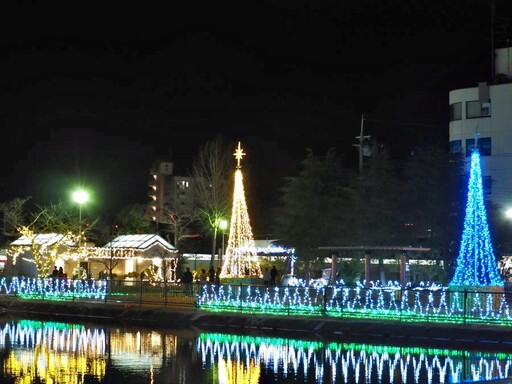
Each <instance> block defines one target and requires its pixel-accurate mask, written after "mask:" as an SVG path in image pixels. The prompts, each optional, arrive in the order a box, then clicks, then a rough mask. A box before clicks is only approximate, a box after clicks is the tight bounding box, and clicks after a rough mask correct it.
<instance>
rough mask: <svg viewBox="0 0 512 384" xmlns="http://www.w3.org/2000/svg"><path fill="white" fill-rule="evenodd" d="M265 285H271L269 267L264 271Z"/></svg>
mask: <svg viewBox="0 0 512 384" xmlns="http://www.w3.org/2000/svg"><path fill="white" fill-rule="evenodd" d="M263 284H264V285H266V286H268V285H269V284H270V270H269V269H268V267H265V269H264V270H263Z"/></svg>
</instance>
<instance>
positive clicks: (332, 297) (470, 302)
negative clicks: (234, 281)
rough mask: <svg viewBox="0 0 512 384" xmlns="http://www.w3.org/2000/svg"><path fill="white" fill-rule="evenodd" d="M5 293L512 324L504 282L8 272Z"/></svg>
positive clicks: (511, 295)
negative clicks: (402, 283) (199, 279)
mask: <svg viewBox="0 0 512 384" xmlns="http://www.w3.org/2000/svg"><path fill="white" fill-rule="evenodd" d="M0 294H2V295H7V296H9V295H12V296H15V297H21V298H30V299H44V300H73V301H74V300H80V301H104V302H105V303H109V302H115V303H131V304H139V305H142V304H154V305H171V304H172V305H176V304H181V305H187V306H192V305H195V306H197V307H198V308H200V309H204V310H214V311H219V310H222V311H236V312H244V313H267V314H280V315H283V314H284V315H300V316H305V315H313V316H329V317H338V318H364V319H369V318H374V319H392V320H399V321H426V322H436V323H479V324H498V325H506V326H512V317H511V313H510V302H511V300H512V292H510V291H508V290H504V289H503V287H472V288H467V287H465V288H461V287H458V288H457V287H450V288H447V287H440V288H438V289H431V288H414V289H413V288H406V289H403V288H400V287H397V286H392V287H372V288H365V287H362V286H358V287H346V286H321V287H283V286H275V287H268V286H258V285H228V284H221V285H215V284H198V283H193V284H190V285H185V284H176V283H163V282H159V283H149V282H147V281H140V280H138V281H127V280H113V281H109V280H73V279H55V278H25V277H3V278H0Z"/></svg>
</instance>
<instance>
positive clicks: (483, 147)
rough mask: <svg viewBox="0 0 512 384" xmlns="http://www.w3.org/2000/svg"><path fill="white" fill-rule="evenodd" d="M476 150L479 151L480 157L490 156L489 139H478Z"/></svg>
mask: <svg viewBox="0 0 512 384" xmlns="http://www.w3.org/2000/svg"><path fill="white" fill-rule="evenodd" d="M478 149H479V150H480V155H482V156H491V155H492V151H491V138H490V137H482V138H480V139H478Z"/></svg>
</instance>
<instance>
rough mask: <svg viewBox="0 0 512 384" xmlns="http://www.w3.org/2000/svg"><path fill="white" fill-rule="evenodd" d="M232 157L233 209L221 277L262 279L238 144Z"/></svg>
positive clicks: (242, 153)
mask: <svg viewBox="0 0 512 384" xmlns="http://www.w3.org/2000/svg"><path fill="white" fill-rule="evenodd" d="M234 156H235V158H236V161H237V165H236V170H235V186H234V192H233V208H232V210H231V225H230V227H229V237H228V246H227V248H226V256H225V261H224V265H223V266H222V271H221V277H228V278H229V277H234V278H245V277H262V274H261V268H260V265H259V263H258V260H257V253H256V246H255V244H254V237H253V234H252V229H251V223H250V220H249V213H248V211H247V204H246V202H245V192H244V182H243V176H242V166H241V164H240V163H241V161H242V157H243V156H245V153H244V151H243V150H242V148H241V146H240V142H239V143H238V148H237V149H236V151H235V153H234Z"/></svg>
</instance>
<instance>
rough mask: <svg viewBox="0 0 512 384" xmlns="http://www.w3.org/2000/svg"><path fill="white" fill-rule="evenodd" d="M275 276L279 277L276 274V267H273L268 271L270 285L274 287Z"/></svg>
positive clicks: (277, 273)
mask: <svg viewBox="0 0 512 384" xmlns="http://www.w3.org/2000/svg"><path fill="white" fill-rule="evenodd" d="M277 275H279V272H277V269H276V266H275V265H273V266H272V269H271V270H270V285H276V279H277Z"/></svg>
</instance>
